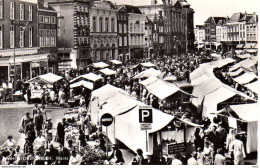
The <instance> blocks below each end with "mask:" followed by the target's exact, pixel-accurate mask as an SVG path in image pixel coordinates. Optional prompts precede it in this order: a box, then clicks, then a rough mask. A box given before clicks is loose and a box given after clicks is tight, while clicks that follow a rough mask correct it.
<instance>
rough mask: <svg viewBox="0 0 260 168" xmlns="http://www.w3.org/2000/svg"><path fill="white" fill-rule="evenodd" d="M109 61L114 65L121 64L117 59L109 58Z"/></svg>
mask: <svg viewBox="0 0 260 168" xmlns="http://www.w3.org/2000/svg"><path fill="white" fill-rule="evenodd" d="M110 62H112V63H113V64H116V65H121V64H122V62H121V61H118V60H110Z"/></svg>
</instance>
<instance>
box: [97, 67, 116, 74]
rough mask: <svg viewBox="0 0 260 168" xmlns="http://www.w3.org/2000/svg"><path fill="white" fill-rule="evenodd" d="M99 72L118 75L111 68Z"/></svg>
mask: <svg viewBox="0 0 260 168" xmlns="http://www.w3.org/2000/svg"><path fill="white" fill-rule="evenodd" d="M99 71H100V72H102V73H103V74H105V75H115V74H116V71H114V70H111V69H109V68H105V69H101V70H99Z"/></svg>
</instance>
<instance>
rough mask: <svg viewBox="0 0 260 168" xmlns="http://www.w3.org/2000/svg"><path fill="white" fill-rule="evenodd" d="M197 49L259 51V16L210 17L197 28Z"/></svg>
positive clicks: (240, 14)
mask: <svg viewBox="0 0 260 168" xmlns="http://www.w3.org/2000/svg"><path fill="white" fill-rule="evenodd" d="M194 32H195V47H196V48H198V49H202V48H211V49H217V50H218V49H220V50H224V51H230V50H232V49H234V50H235V49H237V50H242V49H247V50H248V49H249V50H250V49H253V50H254V49H257V45H258V44H257V41H258V15H257V14H256V13H252V14H249V13H247V12H245V13H241V12H238V13H234V14H233V15H232V16H231V17H227V18H225V17H209V18H208V19H207V20H206V21H205V22H204V25H196V27H195V30H194Z"/></svg>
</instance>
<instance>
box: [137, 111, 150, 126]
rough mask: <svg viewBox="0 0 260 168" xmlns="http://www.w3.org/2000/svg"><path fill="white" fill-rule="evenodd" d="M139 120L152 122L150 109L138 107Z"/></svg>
mask: <svg viewBox="0 0 260 168" xmlns="http://www.w3.org/2000/svg"><path fill="white" fill-rule="evenodd" d="M139 122H140V123H152V122H153V112H152V109H139Z"/></svg>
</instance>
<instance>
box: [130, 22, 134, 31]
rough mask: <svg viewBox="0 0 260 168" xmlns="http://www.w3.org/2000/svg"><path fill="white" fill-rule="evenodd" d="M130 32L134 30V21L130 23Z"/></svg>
mask: <svg viewBox="0 0 260 168" xmlns="http://www.w3.org/2000/svg"><path fill="white" fill-rule="evenodd" d="M130 32H131V33H132V32H133V23H131V24H130Z"/></svg>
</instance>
